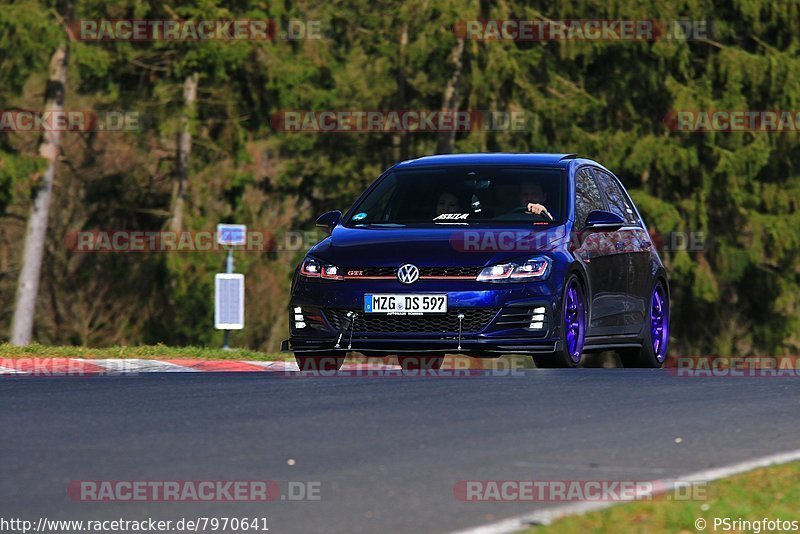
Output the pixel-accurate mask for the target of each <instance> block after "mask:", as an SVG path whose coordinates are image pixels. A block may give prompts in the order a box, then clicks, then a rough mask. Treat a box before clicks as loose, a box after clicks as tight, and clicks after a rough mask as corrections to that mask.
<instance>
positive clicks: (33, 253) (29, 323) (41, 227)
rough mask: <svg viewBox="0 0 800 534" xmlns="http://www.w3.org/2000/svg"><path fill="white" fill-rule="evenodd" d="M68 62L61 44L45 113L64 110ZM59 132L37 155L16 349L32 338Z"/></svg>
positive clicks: (48, 134)
mask: <svg viewBox="0 0 800 534" xmlns="http://www.w3.org/2000/svg"><path fill="white" fill-rule="evenodd" d="M68 61H69V53H68V51H67V45H66V44H63V45H61V46H59V47H58V49H56V51H55V52H54V53H53V55H52V57H51V58H50V75H49V78H48V80H47V88H46V90H45V100H44V109H45V111H55V112H59V111H62V110H63V109H64V91H65V89H66V85H67V63H68ZM59 133H60V132H59V131H58V130H51V131H45V132H44V133H42V137H41V139H40V140H39V156H41V157H43V158H45V159H47V161H48V162H49V163H48V166H47V170H46V171H45V173H44V177H43V178H42V181H41V183H39V184H38V185H37V186H36V187H35V189H34V193H33V205H32V206H31V213H30V216H29V217H28V227H27V229H26V231H25V248H24V251H23V253H22V268H21V270H20V273H19V281H18V285H17V299H16V304H15V306H14V318H13V320H12V325H11V343H12V344H13V345H16V346H24V345H28V344H30V342H31V338H32V336H33V321H34V317H35V315H36V296H37V294H38V292H39V277H40V274H41V271H42V257H43V256H44V244H45V239H46V238H47V218H48V215H49V212H50V201H51V199H52V197H53V182H54V181H55V174H56V161H57V159H58V143H59Z"/></svg>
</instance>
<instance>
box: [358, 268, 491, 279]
mask: <svg viewBox="0 0 800 534" xmlns="http://www.w3.org/2000/svg"><path fill="white" fill-rule="evenodd" d="M398 268H399V266H398V267H361V268H359V267H348V268H347V269H344V272H346V273H349V272H351V271H359V272H361V274H359V275H355V276H354V277H358V276H391V277H395V276H397V269H398ZM480 272H481V268H480V267H420V268H419V274H420V276H470V277H477V276H478V273H480ZM350 276H353V275H350Z"/></svg>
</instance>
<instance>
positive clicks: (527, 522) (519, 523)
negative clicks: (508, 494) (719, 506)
mask: <svg viewBox="0 0 800 534" xmlns="http://www.w3.org/2000/svg"><path fill="white" fill-rule="evenodd" d="M799 460H800V449H798V450H794V451H789V452H781V453H777V454H771V455H769V456H761V457H759V458H754V459H752V460H746V461H744V462H740V463H737V464H731V465H727V466H722V467H715V468H712V469H705V470H703V471H697V472H695V473H690V474H688V475H684V476H680V477H675V478H665V479H661V480H658V481H654V482H655V483H654V484H653V486H652V487H653V488H654V490H653V491H650V492H642V494H641V495H642V498H643V499H644V498H647V497H653V496H656V495H659V494H661V493H665V492H667V491H670V490H673V489H675V487H676V485H677V484H680V485H681V486H683V485H685V484H686V483H687V482H692V483H695V484H696V483H699V482H711V481H712V480H719V479H721V478H727V477H730V476H733V475H738V474H741V473H746V472H747V471H752V470H753V469H758V468H761V467H769V466H771V465H780V464H786V463H789V462H796V461H799ZM628 502H636V501H611V502H609V501H602V502H597V501H596V502H579V503H575V504H568V505H565V506H557V507H555V508H544V509H542V510H537V511H535V512H531V513H528V514H523V515H518V516H515V517H511V518H508V519H503V520H500V521H496V522H494V523H488V524H486V525H481V526H478V527H474V528H468V529H465V530H460V531H457V534H501V533H506V532H517V531H519V530H522V529H524V528H528V527H530V526H532V525H549V524H550V523H552V522H553V521H555V520H556V519H560V518H562V517H566V516H569V515H582V514H585V513H588V512H594V511H596V510H602V509H604V508H610V507H611V506H615V505H618V504H625V503H628Z"/></svg>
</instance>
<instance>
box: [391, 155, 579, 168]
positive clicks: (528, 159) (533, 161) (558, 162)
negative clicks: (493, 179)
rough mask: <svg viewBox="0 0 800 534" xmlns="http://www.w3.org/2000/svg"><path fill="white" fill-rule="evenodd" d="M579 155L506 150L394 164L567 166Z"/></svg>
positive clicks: (416, 165) (412, 166) (405, 165)
mask: <svg viewBox="0 0 800 534" xmlns="http://www.w3.org/2000/svg"><path fill="white" fill-rule="evenodd" d="M576 157H577V155H576V154H534V153H518V154H510V153H506V152H493V153H475V154H442V155H438V156H423V157H421V158H416V159H410V160H407V161H403V162H401V163H398V164H397V165H395V166H394V168H396V169H409V168H415V167H428V166H439V165H492V164H494V165H539V166H547V167H566V166H567V165H568V164H569V163H570V162H571V161H572V160H574V159H575V158H576Z"/></svg>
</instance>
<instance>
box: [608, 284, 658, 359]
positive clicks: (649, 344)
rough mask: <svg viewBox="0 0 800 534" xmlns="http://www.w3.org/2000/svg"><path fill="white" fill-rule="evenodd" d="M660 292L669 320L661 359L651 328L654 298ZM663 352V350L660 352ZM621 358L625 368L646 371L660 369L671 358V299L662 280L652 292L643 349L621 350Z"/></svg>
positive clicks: (619, 351) (655, 285)
mask: <svg viewBox="0 0 800 534" xmlns="http://www.w3.org/2000/svg"><path fill="white" fill-rule="evenodd" d="M658 290H660V291H661V294H662V295H663V297H664V301H663V306H664V308H665V313H666V318H667V326H666V329H667V335H666V336H665V337H666V340H665V341H664V347H663V357H662V358H660V359H659V357H658V355H657V354H656V351H655V347H654V343H653V332H652V328H651V327H650V321H651V320H652V316H653V309H652V308H653V297H654V294H655V292H656V291H658ZM659 352H660V353H661V352H662V351H661V350H660V351H659ZM617 354H619V358H620V360H621V361H622V366H623V367H638V368H646V369H660V368H661V367H663V366H664V363H665V362H666V361H667V358H668V357H669V298H668V297H667V291H666V289H665V288H664V284H663V282H662V281H661V280H658V281H656V283H655V284H654V285H653V289H652V291H651V292H650V302H649V303H648V306H647V321H646V323H645V325H644V335H643V336H642V347H641V348H635V349H620V350H618V351H617Z"/></svg>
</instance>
